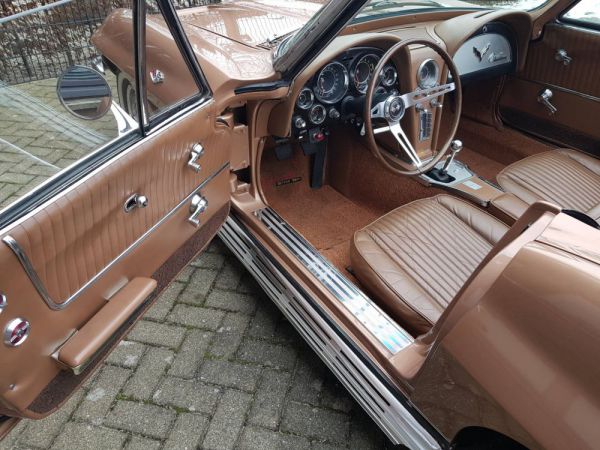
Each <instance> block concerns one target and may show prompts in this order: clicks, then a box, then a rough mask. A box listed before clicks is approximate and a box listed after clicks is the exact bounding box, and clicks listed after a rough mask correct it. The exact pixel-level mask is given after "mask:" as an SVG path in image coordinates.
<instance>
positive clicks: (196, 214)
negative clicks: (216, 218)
mask: <svg viewBox="0 0 600 450" xmlns="http://www.w3.org/2000/svg"><path fill="white" fill-rule="evenodd" d="M206 208H208V200H206V199H205V198H204V197H202V195H200V194H195V195H194V196H193V197H192V203H191V204H190V217H189V218H188V222H189V223H191V224H192V225H194V226H195V227H199V226H200V214H202V213H203V212H204V211H206Z"/></svg>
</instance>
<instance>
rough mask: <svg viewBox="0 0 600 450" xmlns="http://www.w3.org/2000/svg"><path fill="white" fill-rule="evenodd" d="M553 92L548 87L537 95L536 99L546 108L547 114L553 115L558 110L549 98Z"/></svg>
mask: <svg viewBox="0 0 600 450" xmlns="http://www.w3.org/2000/svg"><path fill="white" fill-rule="evenodd" d="M553 95H554V93H553V92H552V91H551V90H550V89H544V90H543V91H542V92H540V95H538V98H537V101H538V102H539V103H541V104H542V105H544V106H545V107H546V108H548V111H549V114H550V115H553V114H555V113H556V112H557V111H558V108H557V107H556V106H554V105H553V104H552V103H551V102H550V100H551V99H552V97H553Z"/></svg>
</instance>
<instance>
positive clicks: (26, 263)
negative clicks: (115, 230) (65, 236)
mask: <svg viewBox="0 0 600 450" xmlns="http://www.w3.org/2000/svg"><path fill="white" fill-rule="evenodd" d="M227 167H229V162H227V163H225V164H224V165H223V166H221V168H220V169H218V170H217V171H216V172H214V173H213V174H212V175H210V176H209V177H207V178H206V179H205V180H204V181H203V182H202V183H200V185H199V186H198V187H196V188H195V189H194V190H193V191H192V192H190V193H189V194H188V195H187V196H186V197H185V198H184V199H183V200H181V201H180V202H179V203H178V204H177V205H176V206H175V207H174V208H173V209H171V210H170V211H169V212H168V213H167V214H165V215H164V216H163V217H162V218H161V219H160V220H159V221H158V222H156V223H155V224H154V225H152V226H151V227H150V228H149V229H148V230H146V231H145V232H144V234H142V235H141V236H140V237H139V238H137V239H136V240H135V241H134V242H133V243H132V244H131V245H130V246H129V247H127V248H126V249H125V250H123V251H122V252H121V253H120V254H119V255H118V256H117V257H116V258H115V259H113V260H112V261H111V262H109V263H108V264H107V265H106V266H105V267H104V268H103V269H102V270H100V271H99V272H98V273H97V274H96V275H94V276H93V277H92V278H90V279H89V280H88V281H87V282H86V283H85V284H84V285H83V286H81V287H80V288H79V289H78V290H77V291H75V293H74V294H72V295H71V296H70V297H69V298H67V299H66V300H64V301H62V302H56V301H54V300H53V299H52V297H51V296H50V294H49V293H48V290H47V289H46V286H44V283H43V282H42V280H41V279H40V277H39V276H38V274H37V272H36V270H35V268H34V267H33V264H32V263H31V261H30V260H29V257H28V256H27V254H25V252H24V251H23V249H22V248H21V246H20V245H19V243H18V242H17V241H16V240H15V239H14V238H13V237H12V236H10V235H6V236H4V237H3V238H2V242H4V243H5V244H6V245H7V246H8V247H9V248H10V249H11V250H12V251H13V253H14V254H15V256H16V257H17V259H18V260H19V262H20V263H21V266H23V270H25V273H27V276H28V277H29V279H30V280H31V283H32V284H33V286H34V287H35V289H36V290H37V291H38V294H40V296H41V297H42V299H43V300H44V302H46V305H48V307H49V308H50V309H51V310H53V311H60V310H62V309H65V308H66V307H67V306H68V305H69V304H70V303H71V302H72V301H73V300H75V299H76V298H77V297H79V296H80V295H81V294H82V293H83V292H85V291H86V289H88V288H89V287H90V286H91V285H92V284H94V282H96V281H97V280H98V279H99V278H101V277H102V276H103V275H104V274H105V273H106V272H107V271H108V270H110V269H111V268H112V267H113V266H114V265H115V264H117V263H118V262H119V261H120V260H121V259H123V258H124V257H125V256H127V255H128V254H129V253H130V252H131V251H133V250H134V249H135V248H137V247H138V246H139V245H140V244H141V243H142V242H143V241H144V239H146V238H147V237H148V236H149V235H150V234H152V232H154V231H155V230H156V229H157V228H158V227H160V226H161V225H162V224H163V223H164V222H165V221H167V220H168V219H169V218H171V217H172V216H173V215H174V214H175V213H176V212H177V211H178V210H179V209H180V208H181V207H182V206H184V205H185V204H187V203H188V202H189V201H190V199H191V198H192V197H193V196H194V195H196V193H198V192H199V191H200V190H201V189H202V188H204V186H206V185H207V184H208V183H209V182H210V181H212V180H213V178H215V177H216V176H217V175H219V174H220V173H221V172H222V171H223V170H225V169H226V168H227Z"/></svg>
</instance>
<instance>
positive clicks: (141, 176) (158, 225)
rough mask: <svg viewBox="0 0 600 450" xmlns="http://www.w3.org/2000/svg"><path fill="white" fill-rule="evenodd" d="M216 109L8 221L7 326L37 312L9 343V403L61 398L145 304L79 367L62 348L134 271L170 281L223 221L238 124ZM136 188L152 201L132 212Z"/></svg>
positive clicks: (1, 278) (0, 286) (51, 404)
mask: <svg viewBox="0 0 600 450" xmlns="http://www.w3.org/2000/svg"><path fill="white" fill-rule="evenodd" d="M212 109H213V103H208V104H205V105H204V106H203V107H201V108H200V109H197V110H195V111H193V112H189V113H187V114H186V115H185V116H183V117H181V118H180V119H178V120H177V121H176V122H174V123H172V124H170V125H167V126H166V127H165V128H164V129H162V130H160V131H157V132H155V133H154V134H153V135H152V136H151V137H150V138H147V139H146V140H144V141H142V142H141V143H139V144H137V145H135V146H134V147H132V148H130V149H129V150H127V151H126V152H124V153H122V154H121V155H120V156H118V157H117V158H115V159H113V160H111V161H110V162H108V163H107V164H105V165H104V166H102V167H100V168H99V169H97V170H96V171H94V172H93V173H92V174H90V175H89V176H88V177H86V178H85V179H84V180H82V181H81V182H79V183H78V184H77V185H75V186H73V187H72V188H70V189H69V190H68V191H66V192H63V193H62V194H61V195H59V196H58V197H56V198H54V199H53V200H51V201H50V202H48V203H47V204H45V205H43V206H42V207H41V208H39V209H38V210H36V211H34V212H33V213H32V214H30V215H29V216H27V217H25V218H24V219H22V220H21V221H20V222H19V223H17V224H14V225H12V226H11V227H9V228H7V229H5V230H3V231H2V232H1V233H0V236H1V237H2V238H3V242H4V243H3V244H0V267H2V269H3V270H2V271H0V291H2V292H3V293H4V294H5V296H6V298H7V305H6V307H5V308H4V310H3V311H2V313H1V314H0V326H2V329H3V330H4V329H5V327H6V326H7V324H8V323H10V322H11V321H12V320H14V319H15V318H23V319H25V320H27V321H28V322H29V324H30V333H29V336H28V337H27V339H26V340H25V341H24V342H23V344H22V345H19V346H18V347H11V346H8V345H6V344H4V345H0V361H1V362H2V371H0V405H1V406H0V409H1V410H2V411H0V412H1V413H4V414H7V415H23V416H27V417H40V416H43V415H45V414H47V413H49V412H51V411H52V410H53V409H54V408H56V407H57V406H58V405H59V404H60V403H61V402H62V401H64V400H65V399H66V398H67V397H68V395H69V394H70V393H71V392H72V391H73V389H75V388H76V387H77V386H78V385H79V384H80V383H81V382H82V381H83V380H84V379H85V377H86V376H87V375H89V373H91V371H92V370H93V367H94V365H95V364H97V363H98V362H99V361H100V360H101V356H104V355H106V354H107V352H106V349H107V348H108V347H110V346H111V345H114V344H115V343H116V342H118V339H119V338H120V337H121V336H122V335H123V334H124V333H125V332H126V330H127V329H128V328H129V327H130V326H131V325H132V324H133V322H134V320H135V319H136V318H137V317H138V316H137V315H134V316H132V317H131V319H130V320H128V321H126V322H125V323H124V325H123V326H121V327H118V328H119V332H118V333H116V334H115V335H114V336H112V339H111V340H110V341H109V342H106V343H105V345H103V354H101V355H99V356H100V357H99V358H97V359H96V360H95V361H94V363H95V364H92V365H90V366H89V368H88V369H87V370H85V371H84V372H83V374H81V375H79V376H77V375H74V374H73V373H72V372H68V371H65V370H62V371H61V365H60V364H59V363H58V362H57V361H56V360H55V359H54V358H53V357H52V355H53V353H55V352H56V351H57V350H58V349H59V348H60V347H61V346H62V345H63V344H64V343H65V342H66V341H67V340H68V339H69V337H71V336H72V335H74V334H76V332H77V330H80V329H81V328H82V327H83V326H84V325H85V324H86V323H87V322H88V321H90V319H92V318H93V317H94V316H95V314H96V313H97V312H98V311H100V310H101V309H102V307H103V306H105V305H106V304H107V301H110V299H117V298H118V296H117V295H116V294H117V292H119V291H120V290H121V289H122V288H123V287H124V286H127V285H128V284H129V283H130V282H131V280H134V279H135V278H138V277H145V278H153V279H155V280H156V281H157V282H158V287H157V290H160V289H162V288H164V287H165V286H166V284H168V282H169V281H170V280H171V279H172V277H173V276H175V275H176V273H177V272H178V270H180V269H181V268H182V267H183V266H184V265H185V264H186V263H187V262H188V261H189V259H191V258H192V257H193V256H194V255H195V254H196V253H197V252H198V251H199V250H201V249H202V248H203V246H204V245H206V243H208V242H209V241H210V239H211V238H212V237H213V236H214V234H215V233H216V232H217V230H218V228H219V226H220V224H221V223H222V222H223V221H224V220H225V218H226V216H227V214H228V208H229V190H228V182H229V170H228V162H229V146H230V139H231V134H230V130H229V128H228V127H227V126H224V125H221V124H218V123H216V122H215V120H214V117H215V114H214V111H212ZM196 143H201V145H202V146H203V147H204V154H203V156H202V157H201V158H200V160H199V163H200V165H201V170H200V171H199V172H198V173H197V172H195V171H194V170H192V169H191V168H190V167H188V166H187V162H188V160H189V156H190V151H191V148H192V146H193V145H194V144H196ZM135 193H137V194H141V195H144V196H146V197H147V199H148V205H147V207H145V208H134V210H133V211H131V212H129V213H126V212H125V211H124V203H125V201H126V199H127V198H129V197H130V196H132V194H135ZM196 193H199V194H200V195H201V196H202V197H204V198H205V199H206V200H207V202H208V205H207V208H206V210H205V211H204V213H202V214H201V215H200V226H199V227H195V226H194V225H192V224H191V223H190V222H189V221H188V217H189V215H190V203H191V199H192V197H193V195H194V194H196ZM7 236H10V237H11V238H12V240H11V239H7ZM7 241H8V243H9V244H11V245H12V247H11V246H9V245H5V244H7ZM15 243H16V246H18V248H19V249H20V250H21V252H22V254H21V255H20V258H19V255H18V253H15V249H16V248H17V247H16V246H15ZM27 261H28V262H29V264H30V266H31V267H27ZM24 263H25V264H24ZM33 273H35V274H36V275H37V278H38V280H35V278H36V276H35V275H33ZM36 282H37V285H36V284H35V283H36ZM148 305H149V302H145V303H144V304H143V307H142V308H140V310H141V309H145V308H147V306H148ZM140 310H138V311H136V312H137V313H139V312H140ZM105 313H106V310H105ZM101 353H102V352H101Z"/></svg>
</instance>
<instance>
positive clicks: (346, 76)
mask: <svg viewBox="0 0 600 450" xmlns="http://www.w3.org/2000/svg"><path fill="white" fill-rule="evenodd" d="M332 66H340V67H341V68H342V73H343V75H344V86H343V92H342V91H340V92H339V93H338V95H337V96H335V97H333V98H331V99H324V98H322V97H321V96H320V95H319V89H318V82H319V78H320V77H321V74H322V73H323V72H324V71H325V70H327V69H328V68H331V67H332ZM349 84H350V75H349V74H348V69H347V68H346V66H345V65H343V64H342V63H341V62H339V61H333V62H330V63H329V64H327V65H326V66H325V67H323V68H322V69H321V70H320V71H319V74H318V75H317V78H316V79H315V89H314V94H315V97H316V98H317V100H319V101H320V102H321V103H326V104H328V105H333V104H334V103H337V102H339V101H340V100H341V99H343V98H344V96H345V95H346V93H347V92H348V85H349Z"/></svg>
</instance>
